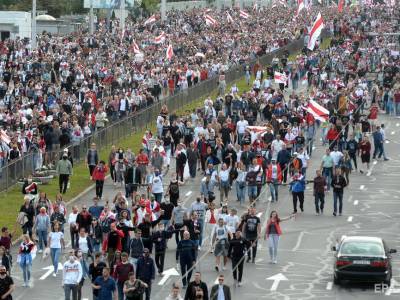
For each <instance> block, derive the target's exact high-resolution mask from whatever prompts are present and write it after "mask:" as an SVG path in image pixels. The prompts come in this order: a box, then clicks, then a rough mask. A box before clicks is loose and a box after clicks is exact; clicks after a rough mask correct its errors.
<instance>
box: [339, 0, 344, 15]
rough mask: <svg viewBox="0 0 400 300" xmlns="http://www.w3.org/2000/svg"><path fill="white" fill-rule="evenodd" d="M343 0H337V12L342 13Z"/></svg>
mask: <svg viewBox="0 0 400 300" xmlns="http://www.w3.org/2000/svg"><path fill="white" fill-rule="evenodd" d="M344 1H345V0H339V3H338V11H339V13H342V12H343V7H344V4H345V3H344Z"/></svg>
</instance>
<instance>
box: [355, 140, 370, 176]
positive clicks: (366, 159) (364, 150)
mask: <svg viewBox="0 0 400 300" xmlns="http://www.w3.org/2000/svg"><path fill="white" fill-rule="evenodd" d="M358 148H359V149H360V156H361V163H362V164H365V165H366V166H367V172H368V170H369V163H370V161H371V143H370V142H369V138H368V136H367V135H364V137H363V139H362V141H361V142H360V144H359V145H358ZM360 173H361V174H363V173H364V171H363V170H360Z"/></svg>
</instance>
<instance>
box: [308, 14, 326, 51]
mask: <svg viewBox="0 0 400 300" xmlns="http://www.w3.org/2000/svg"><path fill="white" fill-rule="evenodd" d="M323 28H324V20H323V19H322V16H321V13H319V14H318V16H317V18H316V19H315V21H314V24H313V26H312V28H311V31H310V39H309V40H308V45H307V48H308V49H310V50H311V51H312V50H314V47H315V43H316V42H317V40H318V38H319V36H320V35H321V31H322V29H323Z"/></svg>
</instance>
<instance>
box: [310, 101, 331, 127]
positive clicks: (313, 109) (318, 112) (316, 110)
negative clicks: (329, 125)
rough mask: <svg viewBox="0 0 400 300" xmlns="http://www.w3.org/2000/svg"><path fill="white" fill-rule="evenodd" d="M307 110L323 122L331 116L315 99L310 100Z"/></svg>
mask: <svg viewBox="0 0 400 300" xmlns="http://www.w3.org/2000/svg"><path fill="white" fill-rule="evenodd" d="M307 111H308V112H309V113H310V114H312V115H313V117H314V118H315V119H317V120H320V121H322V122H324V121H327V120H328V118H329V111H328V110H327V109H326V108H325V107H323V106H321V105H320V104H318V103H317V102H315V101H314V100H310V101H308V106H307Z"/></svg>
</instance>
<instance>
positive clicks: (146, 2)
mask: <svg viewBox="0 0 400 300" xmlns="http://www.w3.org/2000/svg"><path fill="white" fill-rule="evenodd" d="M159 4H160V1H159V0H142V3H141V7H142V8H143V9H144V10H145V11H146V12H147V13H149V14H152V13H154V12H155V11H157V10H158V8H159V7H158V6H159Z"/></svg>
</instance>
